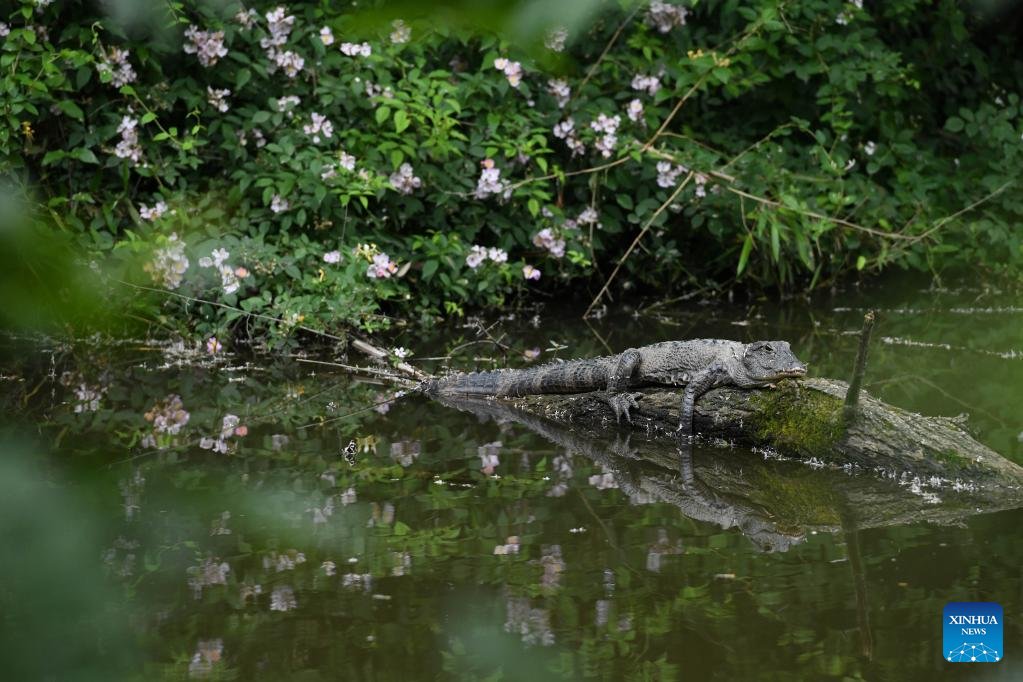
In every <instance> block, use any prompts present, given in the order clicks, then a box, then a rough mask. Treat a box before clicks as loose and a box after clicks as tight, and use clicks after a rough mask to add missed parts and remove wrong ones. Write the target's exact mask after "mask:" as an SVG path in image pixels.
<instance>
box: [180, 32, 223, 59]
mask: <svg viewBox="0 0 1023 682" xmlns="http://www.w3.org/2000/svg"><path fill="white" fill-rule="evenodd" d="M185 38H187V39H188V42H187V43H185V45H184V50H185V53H186V54H194V55H196V56H197V57H198V58H199V63H200V64H202V65H203V66H205V67H210V66H213V65H214V64H216V63H217V62H218V61H219V60H220V58H221V57H226V56H227V48H226V47H224V32H223V31H200V30H199V27H198V26H194V25H192V26H189V27H188V30H186V31H185Z"/></svg>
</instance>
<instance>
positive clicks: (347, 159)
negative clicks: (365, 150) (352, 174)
mask: <svg viewBox="0 0 1023 682" xmlns="http://www.w3.org/2000/svg"><path fill="white" fill-rule="evenodd" d="M337 165H339V166H341V168H344V169H345V170H350V171H351V170H355V157H354V156H352V155H351V154H349V153H348V152H341V153H340V154H338V161H337Z"/></svg>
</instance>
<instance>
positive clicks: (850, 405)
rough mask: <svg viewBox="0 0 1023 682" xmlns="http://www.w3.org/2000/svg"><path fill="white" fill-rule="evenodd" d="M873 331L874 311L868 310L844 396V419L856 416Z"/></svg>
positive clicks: (864, 317)
mask: <svg viewBox="0 0 1023 682" xmlns="http://www.w3.org/2000/svg"><path fill="white" fill-rule="evenodd" d="M873 329H874V311H873V310H870V311H868V312H867V314H866V315H864V316H863V329H862V330H860V347H859V350H858V351H857V352H856V366H855V367H854V368H853V376H852V381H850V382H849V390H848V391H846V394H845V417H846V419H850V418H852V417H853V416H855V414H856V407H857V404H858V403H859V400H860V386H861V385H862V384H863V374H864V373H865V372H866V371H867V351H868V350H869V347H870V333H871V332H872V331H873Z"/></svg>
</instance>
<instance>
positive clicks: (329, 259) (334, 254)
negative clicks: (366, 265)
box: [323, 251, 341, 265]
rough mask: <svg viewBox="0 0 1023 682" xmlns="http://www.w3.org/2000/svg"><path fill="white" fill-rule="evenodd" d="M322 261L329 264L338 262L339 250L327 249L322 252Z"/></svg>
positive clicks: (339, 259)
mask: <svg viewBox="0 0 1023 682" xmlns="http://www.w3.org/2000/svg"><path fill="white" fill-rule="evenodd" d="M323 261H324V262H325V263H330V264H331V265H336V264H337V263H340V262H341V252H340V251H328V252H327V253H325V254H323Z"/></svg>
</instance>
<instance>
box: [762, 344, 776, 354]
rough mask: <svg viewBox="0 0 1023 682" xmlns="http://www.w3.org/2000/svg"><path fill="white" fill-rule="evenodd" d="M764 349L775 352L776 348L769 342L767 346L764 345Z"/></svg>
mask: <svg viewBox="0 0 1023 682" xmlns="http://www.w3.org/2000/svg"><path fill="white" fill-rule="evenodd" d="M764 350H766V351H767V352H768V353H773V352H774V349H773V348H771V344H767V345H766V346H764Z"/></svg>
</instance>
